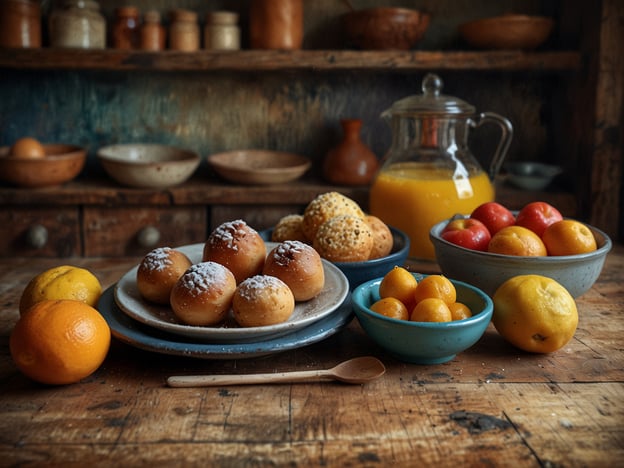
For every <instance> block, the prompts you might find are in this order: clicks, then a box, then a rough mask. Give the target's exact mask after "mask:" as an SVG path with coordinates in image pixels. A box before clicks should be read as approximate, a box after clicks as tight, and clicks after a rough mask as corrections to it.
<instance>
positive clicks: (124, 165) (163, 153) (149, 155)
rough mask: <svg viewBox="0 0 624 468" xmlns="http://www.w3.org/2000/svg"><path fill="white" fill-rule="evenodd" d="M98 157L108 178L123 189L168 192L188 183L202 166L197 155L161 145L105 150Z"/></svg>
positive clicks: (114, 147) (135, 145)
mask: <svg viewBox="0 0 624 468" xmlns="http://www.w3.org/2000/svg"><path fill="white" fill-rule="evenodd" d="M97 156H98V158H99V160H100V163H101V164H102V166H103V167H104V170H105V171H106V172H107V174H108V175H109V176H110V177H112V178H113V179H115V180H116V181H117V182H119V183H120V184H122V185H126V186H128V187H138V188H167V187H172V186H175V185H179V184H181V183H182V182H184V181H186V180H187V179H188V178H189V177H190V176H191V175H192V174H193V172H195V170H196V169H197V166H199V163H200V158H199V155H198V154H197V153H195V152H193V151H190V150H185V149H181V148H175V147H173V146H167V145H158V144H142V143H128V144H122V145H111V146H105V147H102V148H100V149H99V151H98V152H97Z"/></svg>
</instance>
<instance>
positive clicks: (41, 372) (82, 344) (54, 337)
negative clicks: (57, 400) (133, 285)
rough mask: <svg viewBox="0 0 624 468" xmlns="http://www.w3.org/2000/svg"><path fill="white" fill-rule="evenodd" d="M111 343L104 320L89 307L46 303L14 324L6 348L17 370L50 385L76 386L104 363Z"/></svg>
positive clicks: (36, 306) (25, 313)
mask: <svg viewBox="0 0 624 468" xmlns="http://www.w3.org/2000/svg"><path fill="white" fill-rule="evenodd" d="M110 341H111V332H110V328H109V326H108V324H107V323H106V320H104V318H103V317H102V316H101V315H100V313H99V312H98V311H97V310H95V309H94V308H93V307H91V306H90V305H87V304H85V303H84V302H80V301H74V300H65V299H64V300H58V301H54V300H46V301H41V302H38V303H37V304H35V305H33V306H32V307H31V308H30V309H28V310H27V311H25V312H24V313H23V314H22V315H21V316H20V318H19V320H18V321H17V323H16V325H15V328H14V329H13V332H12V333H11V337H10V339H9V348H10V351H11V357H12V358H13V361H14V362H15V365H16V366H17V368H18V369H19V370H20V371H21V372H23V373H24V374H25V375H26V376H28V377H30V378H31V379H33V380H35V381H37V382H41V383H44V384H50V385H62V384H70V383H74V382H78V381H79V380H81V379H84V378H85V377H87V376H89V375H91V374H92V373H93V372H95V371H96V370H97V369H98V367H100V365H101V364H102V362H104V358H105V357H106V354H107V353H108V348H109V346H110Z"/></svg>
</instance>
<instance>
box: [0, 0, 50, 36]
mask: <svg viewBox="0 0 624 468" xmlns="http://www.w3.org/2000/svg"><path fill="white" fill-rule="evenodd" d="M0 47H8V48H38V47H41V7H40V6H39V2H30V1H26V0H2V1H0Z"/></svg>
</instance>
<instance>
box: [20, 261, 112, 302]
mask: <svg viewBox="0 0 624 468" xmlns="http://www.w3.org/2000/svg"><path fill="white" fill-rule="evenodd" d="M101 294H102V285H101V284H100V281H99V280H98V279H97V278H96V277H95V275H94V274H93V273H91V272H90V271H89V270H85V269H84V268H78V267H75V266H70V265H62V266H57V267H54V268H51V269H49V270H46V271H44V272H42V273H39V274H38V275H37V276H35V277H34V278H33V279H31V280H30V282H29V283H28V285H27V286H26V288H25V289H24V291H23V292H22V297H21V299H20V304H19V311H20V314H23V313H24V312H25V311H26V310H28V309H29V308H30V307H31V306H32V305H34V304H36V303H38V302H41V301H44V300H61V299H71V300H75V301H81V302H84V303H85V304H87V305H90V306H91V307H95V305H96V304H97V302H98V300H99V299H100V296H101Z"/></svg>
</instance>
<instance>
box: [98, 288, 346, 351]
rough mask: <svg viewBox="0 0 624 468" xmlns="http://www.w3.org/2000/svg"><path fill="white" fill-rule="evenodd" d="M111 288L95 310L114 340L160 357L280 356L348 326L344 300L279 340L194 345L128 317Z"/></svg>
mask: <svg viewBox="0 0 624 468" xmlns="http://www.w3.org/2000/svg"><path fill="white" fill-rule="evenodd" d="M114 290H115V287H114V285H113V286H111V287H110V288H108V289H107V290H106V291H104V293H103V294H102V297H101V298H100V301H99V303H98V310H99V311H100V313H101V314H102V315H103V316H104V318H105V319H106V321H107V322H108V325H109V326H110V328H111V332H112V334H113V336H114V337H115V338H117V339H118V340H119V341H122V342H124V343H126V344H129V345H130V346H134V347H135V348H139V349H143V350H146V351H153V352H155V353H160V354H169V355H174V356H186V357H194V358H201V359H242V358H252V357H258V356H266V355H269V354H274V353H280V352H282V351H288V350H291V349H297V348H301V347H304V346H307V345H310V344H313V343H316V342H318V341H321V340H324V339H326V338H328V337H330V336H332V335H333V334H335V333H337V332H339V331H340V330H342V329H343V328H344V327H345V326H347V325H348V324H349V322H350V321H351V319H352V318H353V315H352V312H353V311H352V308H351V301H350V299H349V298H347V299H345V301H344V302H343V303H342V305H341V306H340V307H338V309H336V310H335V311H334V312H332V313H331V314H330V315H328V316H327V317H325V318H323V319H321V320H319V321H317V322H314V323H313V324H312V325H309V326H308V327H305V328H302V329H300V330H298V331H296V332H294V333H291V334H288V335H283V336H280V337H278V338H274V339H269V340H266V341H258V342H256V343H232V344H228V343H216V344H211V343H197V342H193V341H191V340H186V339H185V338H184V337H182V336H178V335H172V334H169V333H165V332H161V331H159V330H157V329H154V328H152V327H149V326H147V325H143V324H141V323H139V322H137V321H135V320H133V319H131V318H130V317H128V316H127V315H126V314H125V313H124V312H123V311H122V310H121V309H120V308H119V307H118V306H117V304H116V302H115V296H114Z"/></svg>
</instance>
